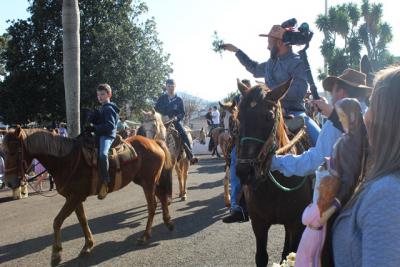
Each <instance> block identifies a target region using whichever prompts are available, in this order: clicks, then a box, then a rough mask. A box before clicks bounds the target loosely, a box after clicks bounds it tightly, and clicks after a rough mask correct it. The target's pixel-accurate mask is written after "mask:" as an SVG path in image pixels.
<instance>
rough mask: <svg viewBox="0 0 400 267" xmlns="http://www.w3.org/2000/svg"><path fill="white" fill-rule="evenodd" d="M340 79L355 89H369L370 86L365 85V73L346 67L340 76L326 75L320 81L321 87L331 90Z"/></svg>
mask: <svg viewBox="0 0 400 267" xmlns="http://www.w3.org/2000/svg"><path fill="white" fill-rule="evenodd" d="M338 81H341V82H343V83H345V84H347V85H350V86H351V87H353V88H355V89H364V90H369V91H371V90H372V88H371V87H369V86H367V75H365V74H364V73H362V72H359V71H356V70H353V69H346V70H344V71H343V73H342V75H340V76H337V77H336V76H328V77H326V78H325V80H324V81H323V82H322V87H324V89H325V90H326V91H328V92H331V91H332V89H333V86H334V85H335V83H336V82H338Z"/></svg>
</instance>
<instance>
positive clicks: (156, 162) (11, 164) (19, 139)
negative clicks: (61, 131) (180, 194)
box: [3, 127, 174, 265]
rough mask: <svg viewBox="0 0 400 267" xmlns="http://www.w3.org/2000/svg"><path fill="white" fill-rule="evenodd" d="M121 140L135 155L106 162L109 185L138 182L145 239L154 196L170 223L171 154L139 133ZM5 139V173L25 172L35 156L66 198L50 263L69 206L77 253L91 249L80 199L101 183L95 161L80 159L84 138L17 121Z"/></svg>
mask: <svg viewBox="0 0 400 267" xmlns="http://www.w3.org/2000/svg"><path fill="white" fill-rule="evenodd" d="M125 142H128V143H129V144H131V145H132V146H133V148H134V149H135V151H136V153H137V157H135V158H132V159H130V160H127V161H125V162H124V161H120V168H117V167H116V166H114V165H113V164H112V162H110V174H111V177H112V180H111V183H110V185H109V188H110V191H115V190H118V189H120V188H122V187H124V186H126V185H127V184H129V183H130V182H131V181H133V182H134V183H136V184H139V185H140V186H142V188H143V191H144V194H145V197H146V201H147V208H148V219H147V225H146V230H145V232H144V234H143V236H142V237H141V238H140V239H139V242H141V243H144V242H146V241H147V240H148V239H149V238H150V236H151V226H152V223H153V218H154V214H155V210H156V206H157V203H156V196H157V197H158V198H159V199H160V202H161V205H162V211H163V219H164V223H165V224H166V226H167V227H168V229H170V230H173V228H174V225H173V223H172V221H171V216H170V215H169V210H168V205H169V203H170V198H171V193H172V176H171V163H170V155H169V152H168V148H167V147H166V145H165V144H164V143H163V142H161V141H160V142H156V141H153V140H150V139H147V138H145V137H142V136H134V137H130V138H128V139H127V140H125ZM3 143H4V147H5V154H6V157H5V165H6V174H5V175H6V177H15V176H22V175H24V174H25V172H26V169H27V165H28V164H27V163H29V162H31V161H32V159H33V158H37V159H38V160H39V161H40V162H41V163H42V164H43V166H44V167H45V168H46V169H47V170H48V171H49V172H50V173H51V174H52V176H53V177H54V180H55V183H56V186H57V191H58V193H59V194H61V195H62V196H64V197H65V198H66V201H65V204H64V206H63V207H62V208H61V210H60V212H59V213H58V215H57V216H56V217H55V219H54V224H53V228H54V243H53V249H52V256H51V263H52V265H57V264H58V263H59V262H60V261H61V250H62V246H61V232H60V229H61V226H62V224H63V222H64V220H65V219H66V218H67V217H68V216H69V215H71V213H72V212H75V213H76V216H77V217H78V220H79V223H80V225H81V227H82V229H83V232H84V235H85V245H84V246H83V248H82V251H81V253H82V254H88V253H90V252H91V251H92V249H93V246H94V240H93V236H92V233H91V231H90V228H89V225H88V221H87V218H86V215H85V211H84V208H83V202H84V201H85V200H86V198H87V197H88V196H90V195H96V194H97V193H98V190H99V185H100V184H101V183H100V182H99V181H98V176H97V175H95V174H96V172H97V171H96V170H97V168H96V166H89V164H88V163H87V161H86V160H85V159H84V156H83V154H82V153H83V152H82V143H81V142H80V141H79V140H76V139H71V138H65V137H61V136H57V135H53V134H52V133H49V132H47V131H43V130H35V131H32V130H23V129H21V128H20V127H17V128H16V129H15V131H11V132H9V133H7V134H6V135H5V137H4V140H3ZM117 169H118V170H119V171H117ZM118 175H120V176H118ZM121 176H122V178H121ZM117 177H119V178H118V179H117Z"/></svg>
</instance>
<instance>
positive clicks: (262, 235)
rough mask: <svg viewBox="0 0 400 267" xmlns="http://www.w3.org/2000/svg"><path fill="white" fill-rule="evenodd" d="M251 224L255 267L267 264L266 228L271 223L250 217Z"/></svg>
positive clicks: (262, 266)
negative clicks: (253, 238)
mask: <svg viewBox="0 0 400 267" xmlns="http://www.w3.org/2000/svg"><path fill="white" fill-rule="evenodd" d="M251 225H252V227H253V232H254V235H255V236H256V247H257V248H256V265H257V267H266V266H267V264H268V252H267V242H268V230H269V228H270V227H271V225H269V224H267V223H266V222H265V221H264V220H262V219H260V218H252V219H251Z"/></svg>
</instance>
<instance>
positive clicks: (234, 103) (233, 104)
mask: <svg viewBox="0 0 400 267" xmlns="http://www.w3.org/2000/svg"><path fill="white" fill-rule="evenodd" d="M236 105H237V103H236V101H233V102H232V105H231V109H234V108H235V107H236Z"/></svg>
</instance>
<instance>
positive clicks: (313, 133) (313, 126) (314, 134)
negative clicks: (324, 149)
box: [287, 110, 321, 146]
mask: <svg viewBox="0 0 400 267" xmlns="http://www.w3.org/2000/svg"><path fill="white" fill-rule="evenodd" d="M287 113H288V115H293V116H301V117H303V118H304V123H305V125H306V127H307V128H306V132H307V134H308V136H309V137H310V139H311V145H312V146H315V144H316V143H317V139H318V136H319V132H320V131H321V128H319V126H318V124H317V123H316V122H315V121H314V120H313V119H311V118H310V117H308V116H307V114H306V113H305V112H304V111H290V110H289V111H287Z"/></svg>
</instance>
